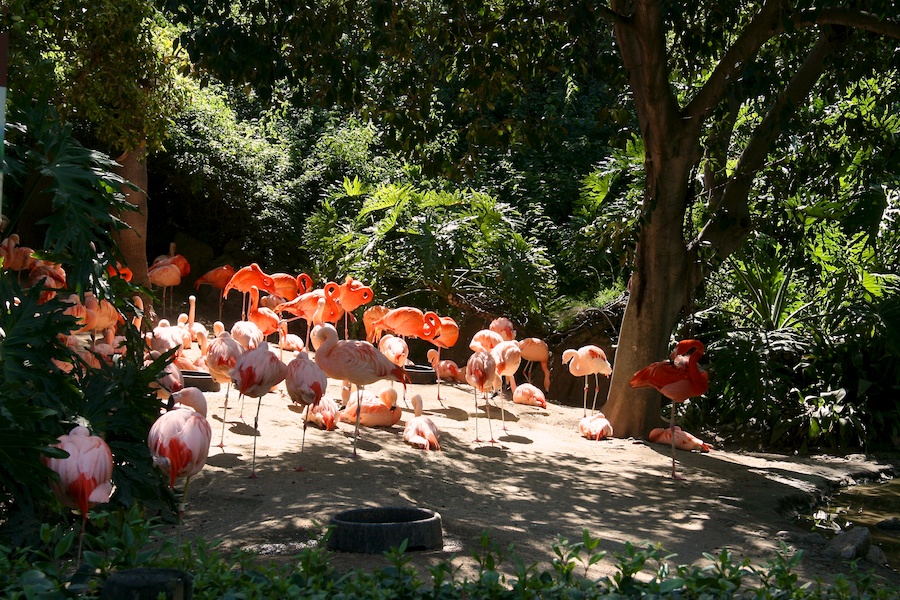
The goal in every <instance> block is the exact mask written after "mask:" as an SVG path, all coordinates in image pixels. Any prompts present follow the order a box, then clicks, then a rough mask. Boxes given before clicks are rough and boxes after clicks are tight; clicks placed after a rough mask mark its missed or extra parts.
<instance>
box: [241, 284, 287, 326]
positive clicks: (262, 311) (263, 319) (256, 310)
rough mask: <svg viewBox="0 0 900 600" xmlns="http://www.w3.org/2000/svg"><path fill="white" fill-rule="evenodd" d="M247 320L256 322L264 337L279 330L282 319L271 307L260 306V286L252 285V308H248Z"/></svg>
mask: <svg viewBox="0 0 900 600" xmlns="http://www.w3.org/2000/svg"><path fill="white" fill-rule="evenodd" d="M247 320H248V321H251V322H253V323H256V326H257V327H259V330H260V331H262V334H263V338H264V339H267V338H268V337H269V336H270V335H272V334H273V333H275V332H276V331H278V323H279V322H280V321H281V319H280V318H279V317H278V315H277V314H275V311H273V310H272V309H271V308H266V307H264V306H263V307H260V305H259V288H258V287H256V286H255V285H251V286H250V308H249V309H248V310H247Z"/></svg>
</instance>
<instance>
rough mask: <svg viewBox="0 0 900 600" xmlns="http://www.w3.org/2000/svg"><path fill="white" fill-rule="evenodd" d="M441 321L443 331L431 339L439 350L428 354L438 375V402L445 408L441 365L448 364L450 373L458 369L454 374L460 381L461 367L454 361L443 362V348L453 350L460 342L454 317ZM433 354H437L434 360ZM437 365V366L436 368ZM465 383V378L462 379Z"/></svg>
mask: <svg viewBox="0 0 900 600" xmlns="http://www.w3.org/2000/svg"><path fill="white" fill-rule="evenodd" d="M440 320H441V329H440V331H439V332H438V334H437V335H435V336H434V337H433V338H431V339H430V340H428V341H430V342H431V343H432V344H434V345H435V346H437V350H436V351H435V350H429V351H428V352H427V354H426V356H427V357H428V360H429V361H430V362H431V363H432V364H431V366H432V368H433V369H434V373H435V375H437V394H436V395H437V400H438V402H439V403H440V404H441V406H444V401H443V399H442V398H441V379H442V375H441V373H440V368H439V367H440V365H442V364H444V363H445V362H448V363H449V364H447V365H446V368H447V369H449V370H450V371H453V369H454V368H455V369H456V372H455V373H453V379H455V380H457V381H458V380H459V379H460V377H459V366H457V364H456V363H454V362H453V361H442V360H441V349H442V348H451V347H453V346H454V345H456V342H457V340H459V325H458V324H457V323H456V321H455V320H454V319H453V318H452V317H440ZM432 352H434V353H435V358H432ZM436 365H437V366H436ZM462 380H463V381H465V377H463V378H462Z"/></svg>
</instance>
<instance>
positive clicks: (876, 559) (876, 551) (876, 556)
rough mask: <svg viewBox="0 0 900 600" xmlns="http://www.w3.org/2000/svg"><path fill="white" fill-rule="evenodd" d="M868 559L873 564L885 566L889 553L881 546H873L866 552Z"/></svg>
mask: <svg viewBox="0 0 900 600" xmlns="http://www.w3.org/2000/svg"><path fill="white" fill-rule="evenodd" d="M866 560H867V561H869V562H870V563H872V564H873V565H882V566H884V565H887V564H888V557H887V554H885V553H884V550H882V549H881V546H871V547H870V548H869V553H868V554H866Z"/></svg>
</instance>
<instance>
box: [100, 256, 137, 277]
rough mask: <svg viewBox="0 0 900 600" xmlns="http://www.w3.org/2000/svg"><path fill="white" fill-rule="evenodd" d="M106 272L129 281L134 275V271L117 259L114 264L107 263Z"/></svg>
mask: <svg viewBox="0 0 900 600" xmlns="http://www.w3.org/2000/svg"><path fill="white" fill-rule="evenodd" d="M106 274H107V275H109V276H110V277H121V278H122V279H124V280H125V281H131V279H132V278H133V277H134V272H133V271H132V270H131V269H129V268H128V267H126V266H125V265H123V264H122V263H120V262H119V261H116V264H115V265H107V267H106Z"/></svg>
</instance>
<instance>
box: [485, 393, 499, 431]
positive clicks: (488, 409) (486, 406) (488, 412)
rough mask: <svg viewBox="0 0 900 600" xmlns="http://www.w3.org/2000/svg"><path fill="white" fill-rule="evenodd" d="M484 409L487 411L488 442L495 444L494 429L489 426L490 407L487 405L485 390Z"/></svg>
mask: <svg viewBox="0 0 900 600" xmlns="http://www.w3.org/2000/svg"><path fill="white" fill-rule="evenodd" d="M484 409H485V410H486V411H487V422H488V433H489V434H490V435H491V439H490V442H491V443H492V444H496V443H497V440H495V439H494V429H493V427H492V426H491V405H490V403H488V397H487V388H485V390H484Z"/></svg>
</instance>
